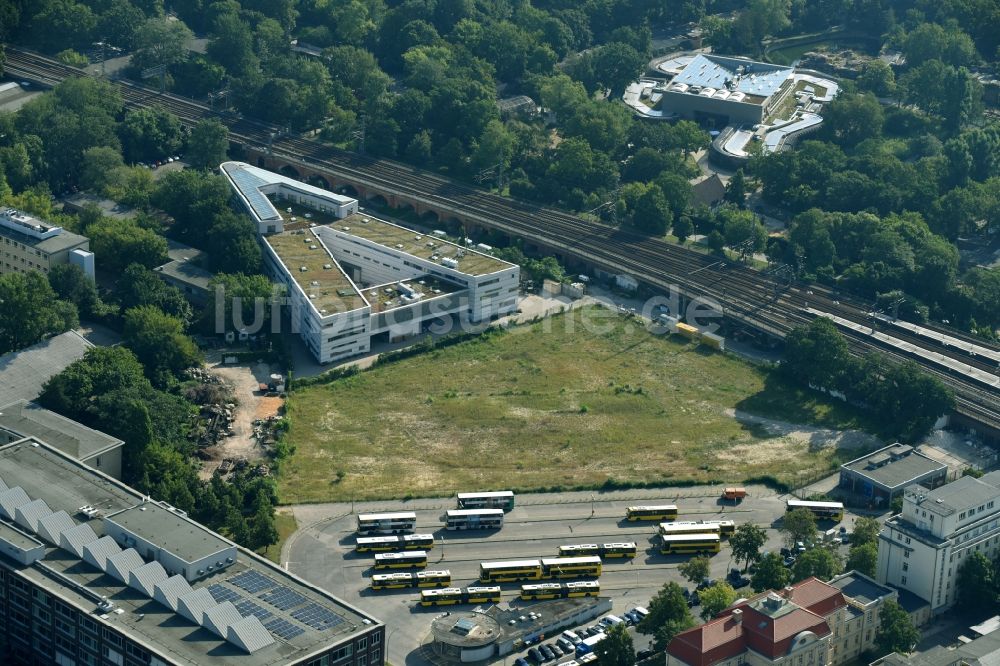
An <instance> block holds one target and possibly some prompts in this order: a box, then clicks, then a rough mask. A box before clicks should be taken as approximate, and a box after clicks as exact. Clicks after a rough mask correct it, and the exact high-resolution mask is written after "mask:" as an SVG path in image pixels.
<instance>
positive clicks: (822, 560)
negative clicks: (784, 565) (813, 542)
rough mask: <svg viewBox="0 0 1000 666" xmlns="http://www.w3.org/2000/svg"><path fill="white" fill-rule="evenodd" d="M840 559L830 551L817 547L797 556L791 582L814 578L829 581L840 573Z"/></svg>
mask: <svg viewBox="0 0 1000 666" xmlns="http://www.w3.org/2000/svg"><path fill="white" fill-rule="evenodd" d="M841 568H842V566H841V563H840V558H839V557H838V556H837V554H836V553H834V552H833V551H832V550H829V549H827V548H822V547H819V546H817V547H816V548H810V549H809V550H807V551H806V552H804V553H802V554H801V555H799V557H798V559H796V560H795V565H794V566H793V567H792V580H793V581H796V582H798V581H800V580H805V579H806V578H809V577H810V576H815V577H816V578H819V579H820V580H830V579H831V578H833V577H834V576H836V575H837V574H839V573H840V571H841Z"/></svg>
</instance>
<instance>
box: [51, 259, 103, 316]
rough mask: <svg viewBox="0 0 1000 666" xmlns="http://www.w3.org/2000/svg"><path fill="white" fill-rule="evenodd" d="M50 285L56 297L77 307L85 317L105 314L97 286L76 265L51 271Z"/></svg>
mask: <svg viewBox="0 0 1000 666" xmlns="http://www.w3.org/2000/svg"><path fill="white" fill-rule="evenodd" d="M48 277H49V285H50V286H51V287H52V289H53V291H55V293H56V295H57V296H58V297H59V298H60V299H62V300H64V301H68V302H70V303H72V304H73V305H75V306H76V308H77V310H78V311H79V312H80V313H81V314H83V315H84V316H88V317H93V316H100V315H101V314H103V306H104V304H103V303H101V297H100V296H98V295H97V285H95V284H94V281H93V280H92V279H90V277H89V276H88V275H87V274H86V273H84V272H83V269H82V268H80V267H79V266H77V265H76V264H59V265H57V266H53V267H52V269H51V270H50V271H49V275H48Z"/></svg>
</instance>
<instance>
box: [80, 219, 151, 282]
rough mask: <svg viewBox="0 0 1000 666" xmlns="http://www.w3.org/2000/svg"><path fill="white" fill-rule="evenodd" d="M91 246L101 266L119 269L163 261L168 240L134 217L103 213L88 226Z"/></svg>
mask: <svg viewBox="0 0 1000 666" xmlns="http://www.w3.org/2000/svg"><path fill="white" fill-rule="evenodd" d="M87 235H88V236H89V237H90V247H91V249H92V250H93V251H94V254H96V255H97V256H98V257H100V258H101V269H102V270H107V271H110V272H118V271H121V270H122V269H124V268H125V267H126V266H128V265H129V264H141V265H143V266H145V267H146V268H154V267H156V266H160V265H162V264H163V263H164V262H166V260H167V241H166V239H164V238H163V237H162V236H159V235H157V234H156V233H155V232H153V231H150V230H149V229H144V228H143V227H140V226H139V225H137V224H136V223H135V220H134V219H119V218H114V217H106V218H104V219H102V220H101V221H100V222H97V223H95V224H92V225H90V227H88V229H87Z"/></svg>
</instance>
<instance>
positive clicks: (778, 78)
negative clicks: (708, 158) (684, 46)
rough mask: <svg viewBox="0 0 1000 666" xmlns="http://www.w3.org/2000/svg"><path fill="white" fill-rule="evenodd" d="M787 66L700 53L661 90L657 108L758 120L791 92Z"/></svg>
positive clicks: (695, 116)
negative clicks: (659, 105)
mask: <svg viewBox="0 0 1000 666" xmlns="http://www.w3.org/2000/svg"><path fill="white" fill-rule="evenodd" d="M794 71H795V70H793V69H792V68H791V67H782V66H780V65H772V64H769V63H764V62H755V61H752V60H747V59H745V58H728V57H723V56H716V55H706V54H703V53H700V54H698V55H696V56H695V57H694V58H692V59H691V61H690V62H688V63H687V65H685V66H684V67H683V69H682V70H681V71H680V72H679V73H678V74H677V75H676V76H674V78H673V79H672V80H671V81H670V83H669V84H667V86H666V87H665V89H664V90H662V94H663V97H662V102H661V108H663V110H664V111H669V112H671V113H673V114H676V115H678V116H682V117H685V118H693V119H695V120H704V119H706V118H708V117H716V118H720V119H723V120H724V121H725V123H727V124H738V123H760V122H763V120H764V118H765V117H766V116H767V114H768V111H770V110H771V109H772V108H774V107H775V106H777V105H778V104H780V103H781V101H782V100H783V99H785V97H786V96H787V95H789V94H790V93H791V92H792V88H793V85H792V84H793V74H794Z"/></svg>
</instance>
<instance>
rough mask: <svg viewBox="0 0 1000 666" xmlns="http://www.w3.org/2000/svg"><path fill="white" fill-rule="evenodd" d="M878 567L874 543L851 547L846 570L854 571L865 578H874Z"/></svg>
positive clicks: (876, 550) (876, 549) (876, 547)
mask: <svg viewBox="0 0 1000 666" xmlns="http://www.w3.org/2000/svg"><path fill="white" fill-rule="evenodd" d="M877 566H878V546H877V545H876V544H874V543H871V542H869V543H864V544H861V545H860V546H858V545H854V546H851V552H850V554H849V555H848V556H847V570H848V571H850V570H851V569H854V570H856V571H860V572H861V573H863V574H864V575H866V576H874V575H875V569H876V567H877Z"/></svg>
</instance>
